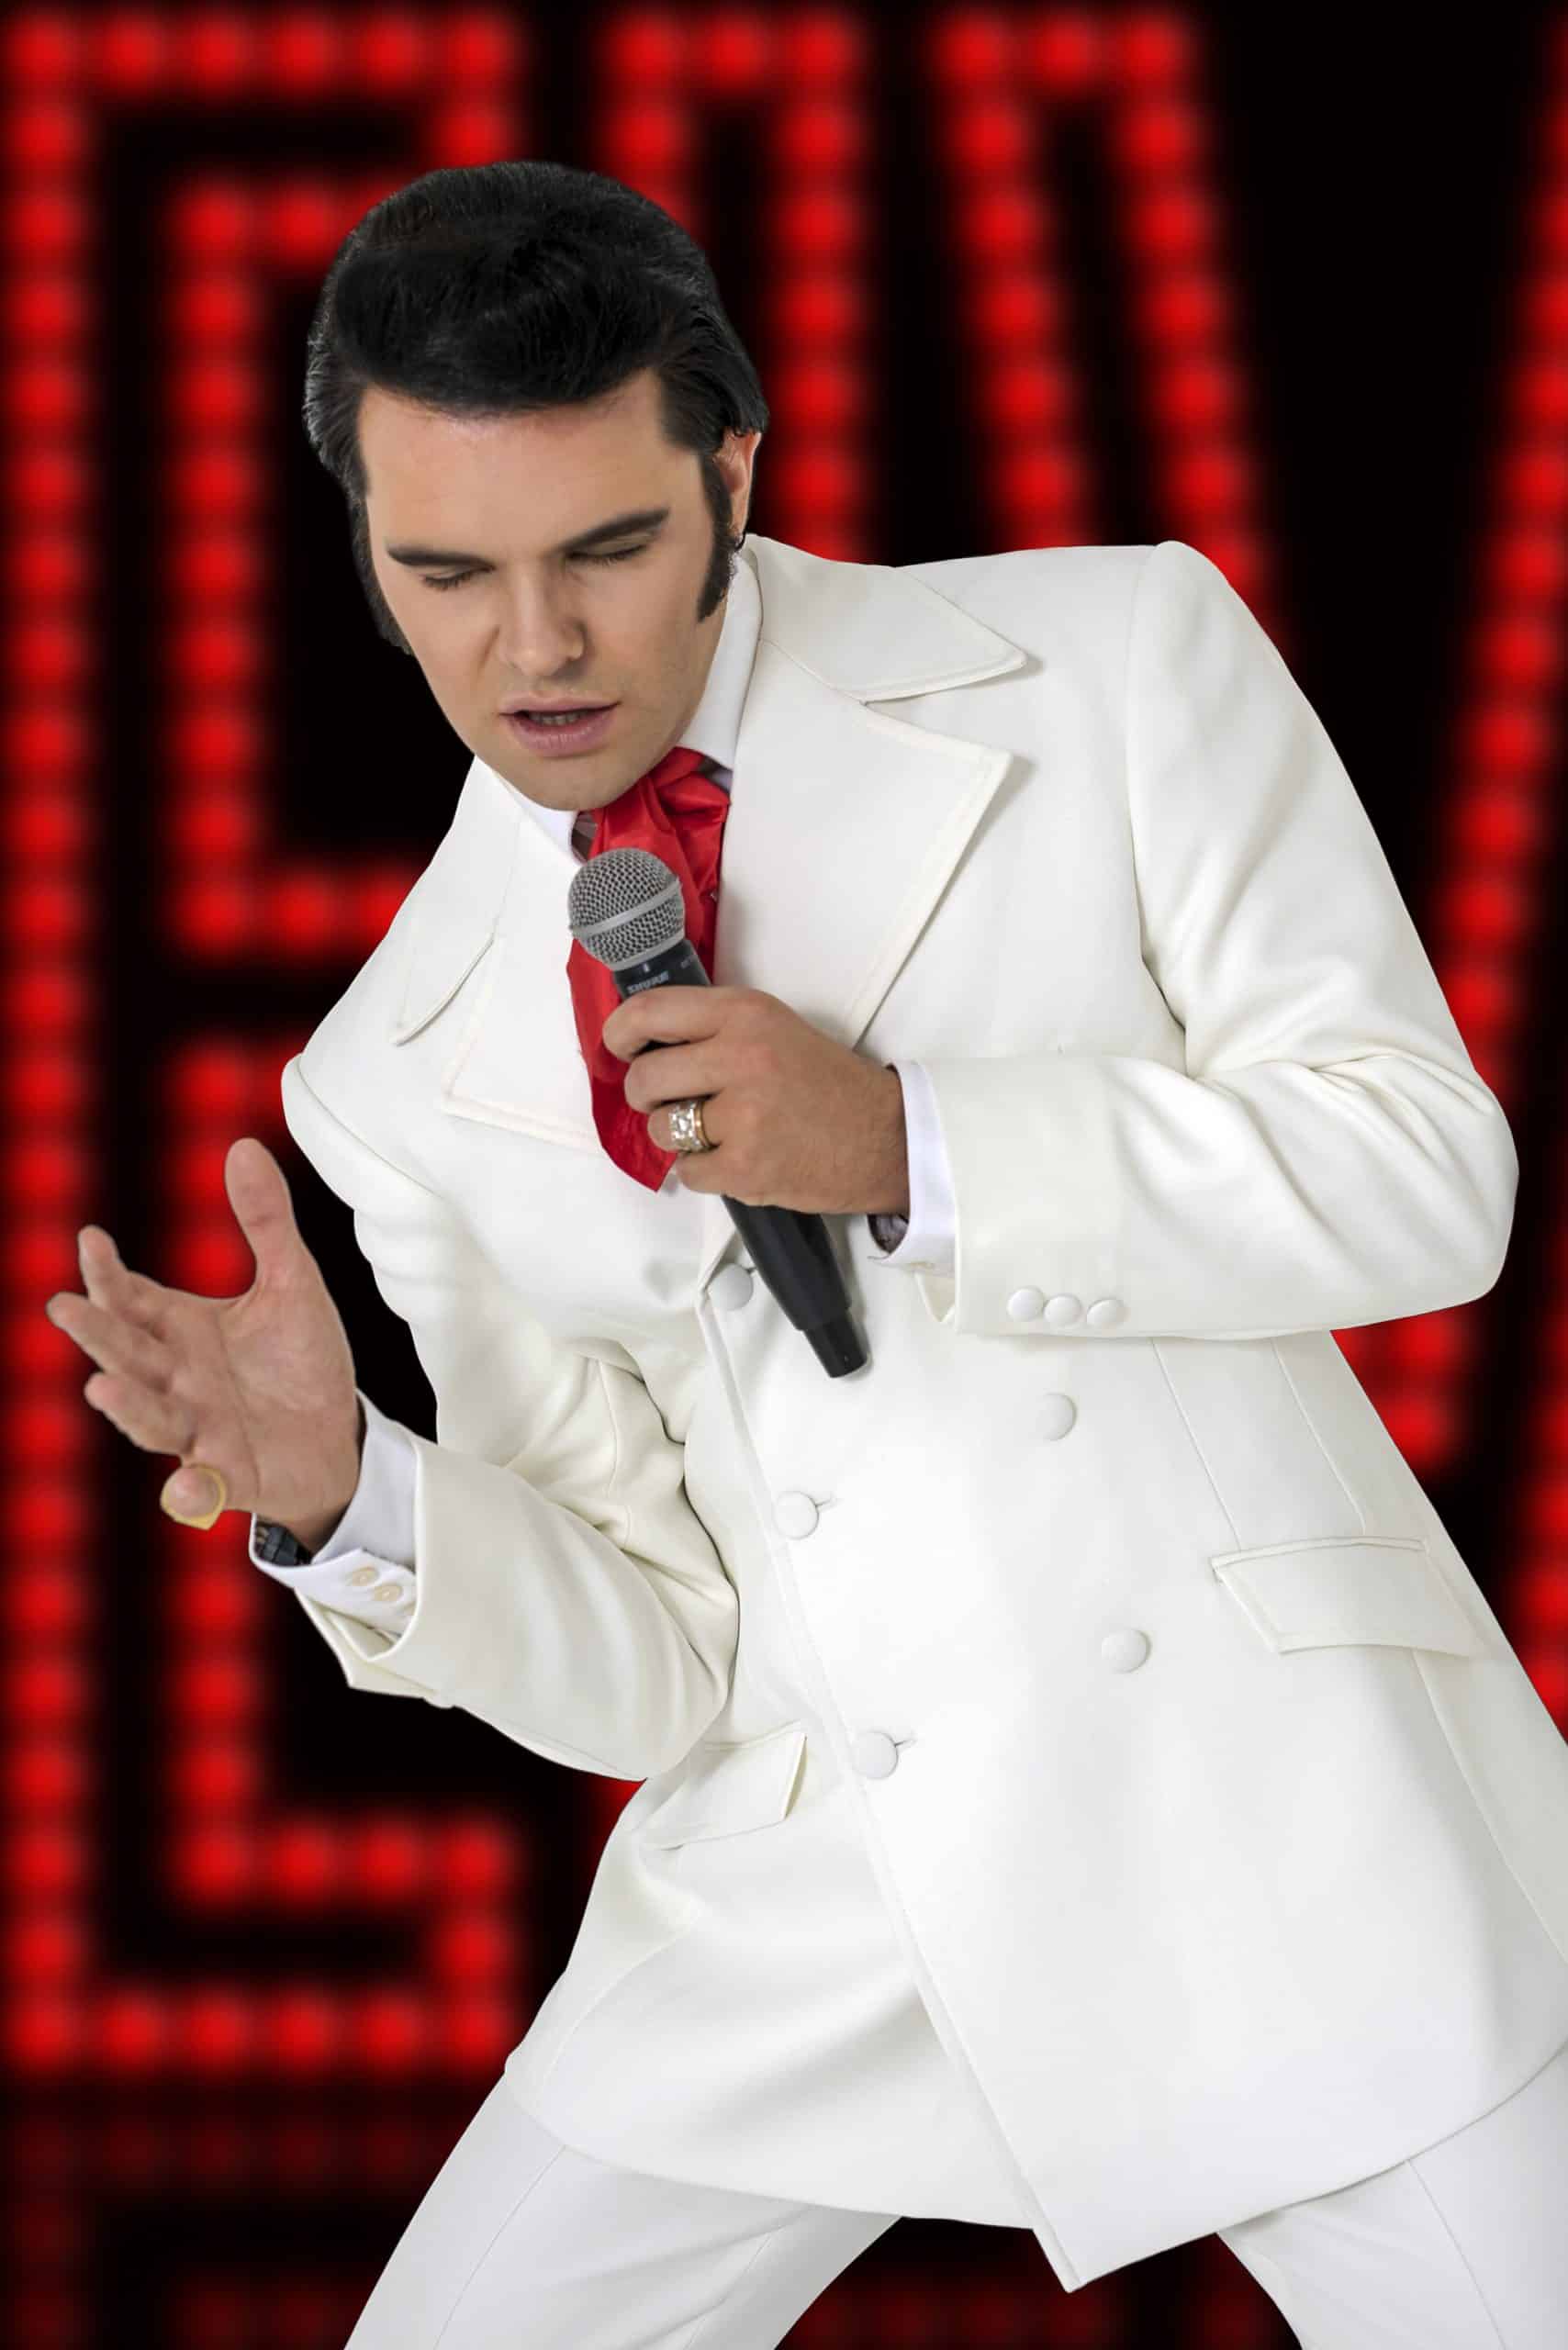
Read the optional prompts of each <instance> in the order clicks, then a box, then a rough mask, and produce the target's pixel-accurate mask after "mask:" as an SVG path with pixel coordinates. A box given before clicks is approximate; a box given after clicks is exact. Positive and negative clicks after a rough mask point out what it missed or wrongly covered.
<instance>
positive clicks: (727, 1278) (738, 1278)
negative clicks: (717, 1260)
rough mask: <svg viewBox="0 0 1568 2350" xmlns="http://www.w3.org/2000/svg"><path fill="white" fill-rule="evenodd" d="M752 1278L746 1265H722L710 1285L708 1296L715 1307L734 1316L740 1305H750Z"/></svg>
mask: <svg viewBox="0 0 1568 2350" xmlns="http://www.w3.org/2000/svg"><path fill="white" fill-rule="evenodd" d="M752 1286H753V1284H752V1277H751V1275H750V1273H749V1272H748V1271H747V1270H746V1269H745V1266H744V1265H721V1266H720V1268H719V1270H718V1271H717V1272H716V1273H715V1274H714V1276H713V1278H712V1280H711V1281H710V1282H709V1284H708V1294H709V1296H710V1297H711V1299H712V1301H713V1303H714V1304H715V1305H720V1306H722V1307H723V1308H724V1310H725V1312H726V1313H731V1314H733V1313H734V1310H735V1308H736V1306H738V1305H745V1304H749V1303H750V1300H751V1292H752Z"/></svg>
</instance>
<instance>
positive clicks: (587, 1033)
mask: <svg viewBox="0 0 1568 2350" xmlns="http://www.w3.org/2000/svg"><path fill="white" fill-rule="evenodd" d="M707 765H708V759H707V755H706V754H705V753H704V752H701V751H690V750H687V749H686V748H685V747H684V746H682V745H678V746H677V747H676V749H674V750H673V751H666V753H665V755H664V757H663V758H662V759H661V760H660V761H659V763H658V765H657V766H656V767H650V768H649V770H648V772H647V774H646V775H644V776H639V777H638V778H637V780H636V782H635V783H633V784H629V785H628V786H627V788H626V789H625V790H624V791H623V792H622V794H621V797H620V798H619V800H610V802H609V803H608V805H607V806H605V807H603V808H599V809H598V810H596V811H595V813H596V815H597V817H598V820H599V821H598V824H597V826H596V829H595V832H594V837H593V842H592V845H591V846H590V847H589V849H588V856H602V855H603V854H604V852H605V850H606V849H610V848H645V849H651V850H652V852H653V854H654V855H655V856H656V857H659V858H661V859H662V860H663V862H664V863H665V864H666V865H667V866H668V867H669V869H670V871H671V872H672V873H674V874H676V875H678V878H679V881H680V894H681V898H682V901H683V902H684V904H685V907H686V935H687V936H688V938H689V940H690V941H691V944H692V946H694V947H695V948H696V950H697V956H698V959H699V961H700V963H701V966H702V968H703V969H704V970H705V971H706V972H707V974H708V977H709V979H711V978H712V976H713V932H714V923H715V920H716V917H717V912H718V900H719V856H720V851H721V849H722V846H723V835H724V818H725V817H726V816H727V815H728V814H729V812H730V795H729V793H728V792H727V791H726V790H725V789H724V787H723V785H722V783H717V782H715V781H714V779H713V778H712V777H711V776H707V775H704V774H702V773H701V769H702V768H703V767H706V766H707ZM566 977H567V979H569V981H570V982H571V989H572V1010H573V1013H574V1014H575V1016H576V1019H577V1043H578V1045H579V1046H580V1047H581V1049H582V1056H583V1058H584V1060H585V1061H586V1062H587V1063H588V1080H589V1084H590V1086H591V1088H592V1094H593V1122H594V1125H596V1126H597V1127H598V1128H599V1140H600V1142H601V1143H602V1144H603V1145H604V1147H605V1149H606V1150H607V1151H608V1152H609V1153H610V1157H611V1158H613V1159H614V1161H615V1163H616V1165H617V1166H618V1167H620V1168H622V1169H624V1171H625V1172H626V1173H627V1174H628V1175H630V1176H631V1177H632V1178H633V1181H635V1182H638V1183H645V1184H646V1185H647V1187H648V1189H649V1191H650V1192H656V1191H657V1190H658V1188H659V1186H660V1184H661V1183H662V1182H663V1181H664V1180H665V1177H666V1175H667V1174H668V1173H669V1170H670V1169H671V1168H672V1167H673V1166H674V1164H675V1162H676V1158H677V1157H678V1153H677V1152H676V1151H673V1150H660V1149H659V1147H658V1146H657V1144H656V1143H655V1142H654V1141H653V1140H652V1139H651V1137H650V1136H649V1133H648V1120H649V1118H650V1116H651V1115H652V1113H651V1112H650V1111H647V1110H633V1108H632V1107H631V1105H630V1104H629V1102H627V1100H626V1094H625V1090H624V1089H625V1083H626V1072H627V1070H628V1069H630V1068H631V1066H632V1064H631V1062H630V1061H624V1060H620V1059H618V1058H617V1057H616V1056H615V1054H614V1053H612V1052H610V1050H609V1049H608V1048H607V1047H606V1046H604V1045H603V1044H601V1043H600V1041H599V1032H600V1030H601V1029H602V1028H603V1026H604V1024H605V1022H606V1021H607V1020H608V1019H609V1017H610V1013H612V1012H613V1011H614V1009H615V1007H616V1005H617V1004H618V1003H619V1002H621V1001H622V997H621V993H620V990H618V988H617V987H616V984H615V981H614V979H612V977H611V976H610V972H609V970H608V969H607V968H605V966H604V965H603V964H602V963H600V962H599V960H598V959H597V957H594V956H592V955H590V954H589V953H588V950H587V948H586V947H583V946H579V945H578V944H577V940H576V939H575V938H574V939H573V941H572V951H571V953H570V954H569V955H568V956H567V957H566Z"/></svg>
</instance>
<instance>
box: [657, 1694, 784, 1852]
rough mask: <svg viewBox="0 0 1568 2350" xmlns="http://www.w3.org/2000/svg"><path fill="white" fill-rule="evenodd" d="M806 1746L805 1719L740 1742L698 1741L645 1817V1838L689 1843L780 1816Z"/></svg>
mask: <svg viewBox="0 0 1568 2350" xmlns="http://www.w3.org/2000/svg"><path fill="white" fill-rule="evenodd" d="M805 1744H806V1732H805V1728H804V1725H803V1724H802V1723H801V1722H787V1723H786V1724H785V1725H784V1727H783V1728H782V1729H771V1730H768V1731H767V1734H766V1735H765V1736H764V1737H762V1738H748V1739H746V1740H743V1742H742V1743H741V1744H740V1745H738V1746H723V1745H720V1744H719V1743H717V1742H716V1741H715V1742H710V1741H709V1740H706V1739H699V1740H698V1742H697V1744H696V1745H695V1746H694V1747H693V1749H692V1751H691V1753H690V1755H689V1757H688V1760H687V1764H686V1772H685V1775H684V1776H683V1778H682V1779H681V1781H680V1784H679V1785H678V1786H676V1787H672V1788H671V1790H670V1792H669V1794H668V1795H667V1796H666V1797H665V1799H664V1801H663V1803H661V1804H658V1805H655V1808H654V1809H653V1810H652V1811H651V1812H650V1813H649V1814H648V1817H647V1818H646V1819H644V1822H643V1825H642V1830H641V1834H642V1839H643V1841H644V1843H648V1844H658V1845H669V1844H689V1843H691V1842H692V1841H694V1840H695V1839H696V1838H698V1837H700V1836H730V1835H733V1834H734V1832H735V1831H736V1830H738V1829H742V1828H767V1827H769V1826H771V1824H772V1823H773V1821H774V1820H776V1819H782V1818H783V1817H784V1815H785V1813H786V1812H787V1811H788V1810H789V1808H790V1797H791V1796H792V1795H793V1794H794V1791H795V1780H796V1776H797V1774H798V1772H799V1769H800V1762H801V1754H802V1753H803V1751H804V1750H805Z"/></svg>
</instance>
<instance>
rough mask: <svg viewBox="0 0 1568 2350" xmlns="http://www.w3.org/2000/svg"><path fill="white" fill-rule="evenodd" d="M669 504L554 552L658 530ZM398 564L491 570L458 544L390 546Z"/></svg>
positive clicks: (600, 527) (638, 511) (642, 510)
mask: <svg viewBox="0 0 1568 2350" xmlns="http://www.w3.org/2000/svg"><path fill="white" fill-rule="evenodd" d="M669 518H670V509H669V508H668V507H667V506H640V507H636V508H634V509H633V511H632V512H631V513H630V514H612V515H611V516H610V520H609V521H608V522H596V523H595V524H594V526H593V528H592V530H591V531H579V532H578V533H577V537H576V538H575V539H563V541H562V542H561V544H560V545H559V546H558V547H552V548H551V550H550V552H551V554H577V552H578V551H579V550H580V549H581V548H583V547H593V546H597V545H598V544H599V541H600V540H601V539H624V538H628V537H630V536H631V534H632V533H633V532H636V531H650V532H656V531H659V530H662V529H663V527H664V525H665V523H666V522H667V521H668V520H669ZM386 552H387V554H389V555H390V556H391V558H392V560H393V562H394V563H469V564H476V565H479V566H481V568H483V569H484V570H486V571H488V570H489V568H490V562H489V557H488V556H487V555H482V554H463V553H461V552H460V551H459V550H458V549H456V548H454V547H415V546H400V547H391V546H389V547H388V548H387V549H386Z"/></svg>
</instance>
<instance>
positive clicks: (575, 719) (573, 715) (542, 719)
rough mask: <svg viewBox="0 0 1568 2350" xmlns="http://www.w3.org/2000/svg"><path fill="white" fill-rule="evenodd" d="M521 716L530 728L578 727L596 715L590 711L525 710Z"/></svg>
mask: <svg viewBox="0 0 1568 2350" xmlns="http://www.w3.org/2000/svg"><path fill="white" fill-rule="evenodd" d="M521 715H522V716H523V717H524V718H526V719H527V721H528V722H529V724H530V725H531V726H580V725H581V724H582V722H583V720H584V719H585V718H592V717H594V716H596V715H597V713H596V712H595V711H591V710H579V711H565V710H560V711H546V710H527V711H522V712H521Z"/></svg>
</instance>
